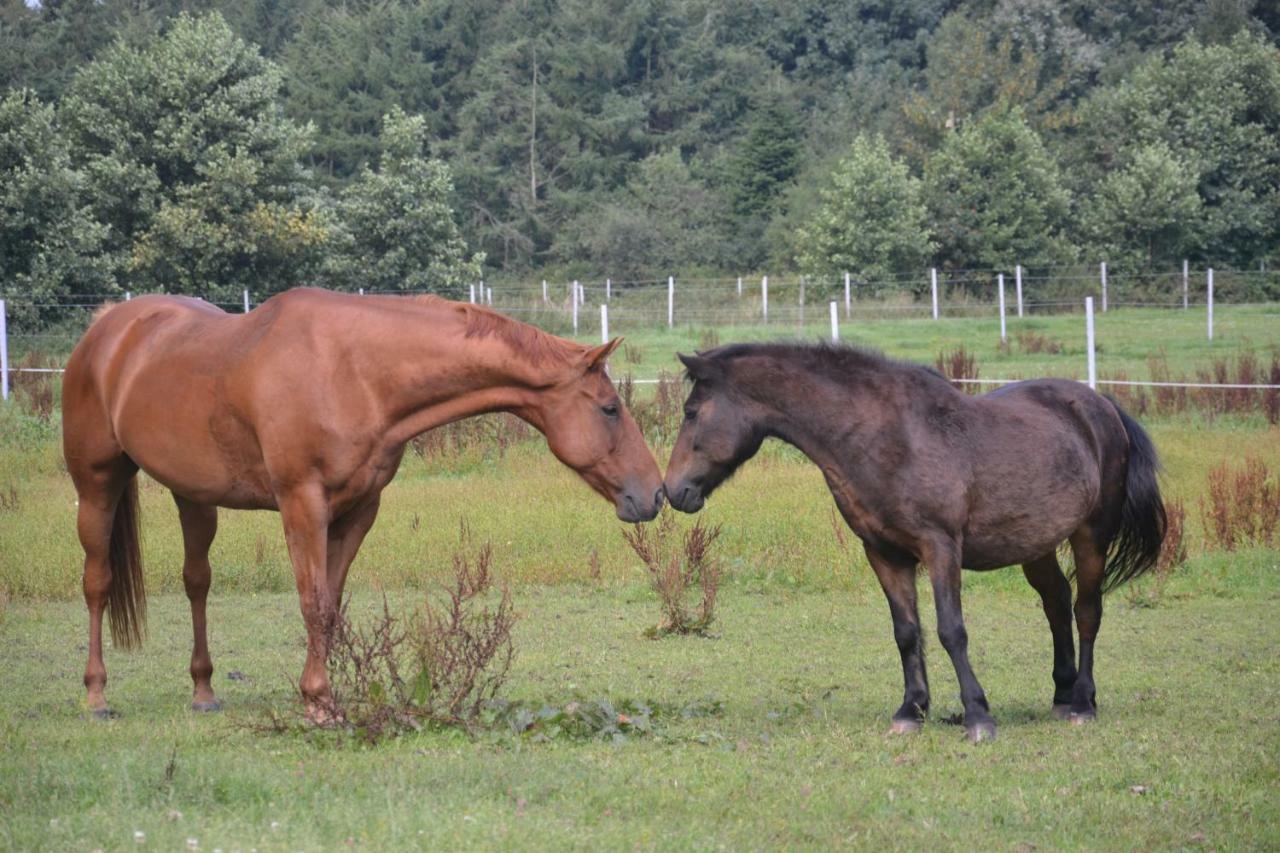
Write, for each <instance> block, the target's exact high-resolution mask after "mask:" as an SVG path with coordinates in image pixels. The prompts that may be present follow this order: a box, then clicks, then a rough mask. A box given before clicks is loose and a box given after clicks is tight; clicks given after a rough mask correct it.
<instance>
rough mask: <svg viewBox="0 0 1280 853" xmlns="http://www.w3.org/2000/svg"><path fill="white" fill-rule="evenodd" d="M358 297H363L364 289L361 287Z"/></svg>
mask: <svg viewBox="0 0 1280 853" xmlns="http://www.w3.org/2000/svg"><path fill="white" fill-rule="evenodd" d="M360 295H361V296H364V288H363V287H362V288H360Z"/></svg>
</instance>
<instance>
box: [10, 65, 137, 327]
mask: <svg viewBox="0 0 1280 853" xmlns="http://www.w3.org/2000/svg"><path fill="white" fill-rule="evenodd" d="M83 177H84V176H83V175H82V174H81V173H80V172H78V171H77V170H76V169H75V168H74V167H73V166H72V164H71V157H70V155H69V153H68V151H67V144H66V140H65V139H64V138H63V136H62V134H61V133H60V132H59V129H58V127H57V124H56V121H55V117H54V110H53V107H51V106H46V105H43V104H41V103H40V101H39V99H38V98H37V97H36V96H35V94H34V93H33V92H31V91H28V90H21V89H18V90H13V91H11V92H9V93H8V94H6V95H5V96H4V98H3V99H0V284H2V285H3V287H4V288H5V290H8V291H10V296H15V295H16V296H18V297H19V298H18V299H17V300H16V301H15V300H12V299H11V300H10V304H9V310H10V312H12V316H13V317H14V319H15V321H16V322H18V323H24V324H25V323H29V322H34V321H36V320H40V319H44V320H49V319H55V318H56V317H57V316H58V314H59V313H62V312H61V311H60V309H59V308H58V307H57V306H55V305H51V304H49V303H52V302H57V301H66V300H67V298H68V297H72V296H77V295H86V296H87V295H90V294H92V295H93V296H94V297H98V296H102V295H109V294H112V293H116V292H117V289H116V283H115V280H114V279H113V278H112V276H111V272H110V270H109V269H108V265H107V264H106V263H105V262H104V260H103V258H102V256H101V252H100V249H101V244H102V240H103V238H104V236H105V232H106V229H105V228H104V227H103V226H102V225H100V224H98V223H96V222H94V221H93V220H92V218H91V217H90V216H89V214H88V211H87V210H86V209H85V207H84V204H83V202H82V200H81V195H82V184H83ZM40 303H43V305H39V304H40Z"/></svg>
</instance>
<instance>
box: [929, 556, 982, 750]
mask: <svg viewBox="0 0 1280 853" xmlns="http://www.w3.org/2000/svg"><path fill="white" fill-rule="evenodd" d="M922 556H923V557H924V561H925V563H926V565H928V567H929V580H930V581H931V582H932V584H933V599H934V603H935V605H936V606H937V609H938V639H939V640H941V641H942V647H943V648H944V649H946V650H947V654H948V655H950V657H951V664H952V666H954V667H955V670H956V677H957V678H958V679H959V680H960V701H961V702H962V703H963V704H964V728H965V733H966V734H967V735H968V737H969V740H971V741H973V742H974V743H978V742H979V741H982V740H990V739H994V738H995V736H996V721H995V720H994V719H992V717H991V709H990V707H989V706H988V705H987V697H986V694H985V693H983V691H982V685H981V684H979V683H978V677H977V676H976V675H974V674H973V667H972V666H971V665H970V664H969V634H968V632H967V631H965V627H964V613H963V612H962V611H961V608H960V546H959V543H957V542H956V541H955V540H952V539H941V540H938V541H936V542H931V543H929V544H928V545H926V546H925V548H924V554H923V555H922Z"/></svg>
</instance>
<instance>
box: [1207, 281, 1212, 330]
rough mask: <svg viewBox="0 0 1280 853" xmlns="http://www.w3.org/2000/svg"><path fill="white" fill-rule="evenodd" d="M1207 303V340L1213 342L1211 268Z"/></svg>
mask: <svg viewBox="0 0 1280 853" xmlns="http://www.w3.org/2000/svg"><path fill="white" fill-rule="evenodd" d="M1207 302H1208V307H1209V313H1208V317H1209V340H1213V267H1210V268H1209V290H1208V297H1207Z"/></svg>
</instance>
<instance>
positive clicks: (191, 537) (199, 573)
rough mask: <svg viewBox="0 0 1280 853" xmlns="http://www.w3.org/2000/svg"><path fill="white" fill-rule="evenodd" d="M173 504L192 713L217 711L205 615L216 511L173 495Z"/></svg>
mask: <svg viewBox="0 0 1280 853" xmlns="http://www.w3.org/2000/svg"><path fill="white" fill-rule="evenodd" d="M173 500H174V503H176V504H177V505H178V518H179V519H180V520H181V522H182V544H183V561H182V584H183V586H184V587H186V591H187V600H188V601H189V602H190V603H191V631H192V635H193V639H192V646H191V681H192V682H193V684H194V689H193V692H192V696H191V709H192V710H194V711H219V710H221V709H222V705H221V704H220V703H219V702H218V699H217V697H216V696H214V693H213V658H212V657H210V655H209V633H208V622H207V621H206V614H205V603H206V601H207V600H208V597H209V582H210V579H211V577H212V569H211V568H210V566H209V548H210V546H211V545H213V537H214V536H215V535H216V534H217V532H218V509H217V507H213V506H205V505H204V504H197V503H192V502H191V501H188V500H186V499H185V498H181V497H179V496H178V495H174V496H173Z"/></svg>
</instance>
